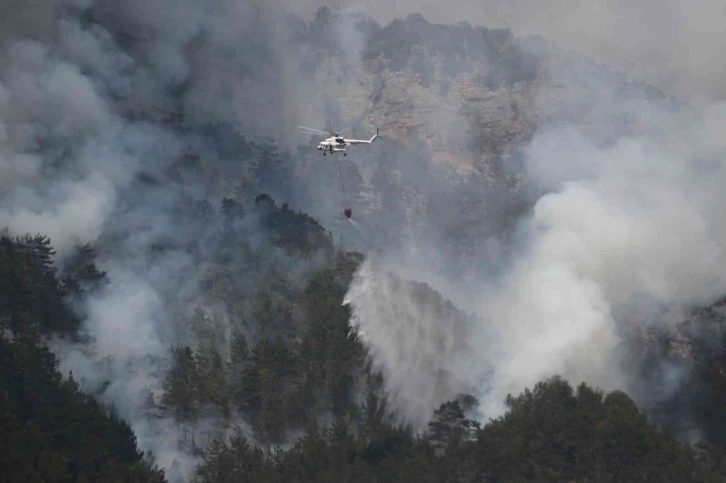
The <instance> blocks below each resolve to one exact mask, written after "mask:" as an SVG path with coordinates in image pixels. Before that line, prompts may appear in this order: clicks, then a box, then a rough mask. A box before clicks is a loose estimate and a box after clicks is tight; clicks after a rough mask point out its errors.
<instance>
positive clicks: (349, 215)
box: [343, 208, 353, 218]
mask: <svg viewBox="0 0 726 483" xmlns="http://www.w3.org/2000/svg"><path fill="white" fill-rule="evenodd" d="M343 213H345V217H346V218H350V217H351V216H352V215H353V210H351V209H350V208H346V209H345V211H344V212H343Z"/></svg>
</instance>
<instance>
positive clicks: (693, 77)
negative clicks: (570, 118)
mask: <svg viewBox="0 0 726 483" xmlns="http://www.w3.org/2000/svg"><path fill="white" fill-rule="evenodd" d="M276 1H277V2H280V3H282V2H285V3H287V4H289V8H290V9H292V11H294V12H295V13H296V14H298V15H302V16H303V17H308V18H309V17H311V16H312V14H313V13H314V12H315V10H317V9H318V8H319V7H321V6H329V7H330V6H332V5H333V4H334V1H332V0H308V1H306V2H295V3H293V2H289V1H288V0H276ZM338 3H339V5H340V7H341V8H351V9H358V10H362V11H364V12H365V13H367V14H368V15H370V16H372V17H373V18H375V19H376V20H377V21H378V22H380V23H382V24H385V23H388V22H389V21H391V20H392V19H394V18H405V17H406V16H407V15H409V14H410V13H412V12H421V13H422V14H423V15H424V17H426V19H427V20H429V21H430V22H441V23H451V24H456V23H458V22H461V21H464V20H465V21H467V22H469V23H471V24H472V25H484V26H486V27H488V28H496V27H508V28H510V29H512V31H513V33H514V34H515V35H536V34H539V35H542V36H544V37H545V38H547V39H548V40H551V41H553V42H556V43H558V44H560V45H561V46H562V47H564V48H567V49H574V50H578V51H581V52H582V53H584V54H587V55H590V56H592V57H594V58H595V59H596V60H598V61H600V62H604V63H607V64H609V65H610V66H611V67H612V68H615V69H617V70H622V71H624V72H625V73H627V74H628V75H631V76H633V77H634V78H637V79H640V80H643V81H646V82H649V83H652V84H654V85H656V86H657V87H659V88H661V89H663V90H666V91H670V93H672V94H675V95H677V96H679V97H681V98H683V99H684V100H689V101H691V102H693V103H695V104H704V103H708V102H713V101H714V100H717V99H721V98H723V97H724V96H725V95H726V82H724V80H726V67H725V66H726V58H725V56H726V53H725V52H726V49H725V47H726V36H724V35H723V33H722V32H723V22H724V18H725V15H726V4H724V3H723V2H719V1H715V0H694V1H686V0H664V1H655V0H645V1H643V0H641V1H639V2H625V1H619V0H590V1H588V2H579V1H577V0H549V1H542V0H486V1H485V2H479V1H474V0H453V1H451V2H446V8H444V7H443V6H442V3H441V2H433V1H424V0H403V1H397V2H395V3H394V2H390V1H387V0H360V1H355V0H338Z"/></svg>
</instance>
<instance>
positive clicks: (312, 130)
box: [298, 126, 330, 135]
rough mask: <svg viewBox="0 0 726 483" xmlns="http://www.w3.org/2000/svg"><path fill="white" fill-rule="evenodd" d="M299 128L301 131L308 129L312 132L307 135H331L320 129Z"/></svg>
mask: <svg viewBox="0 0 726 483" xmlns="http://www.w3.org/2000/svg"><path fill="white" fill-rule="evenodd" d="M298 127H299V128H300V129H307V130H308V131H310V132H309V133H306V134H312V133H316V134H325V135H328V134H330V133H329V132H326V131H321V130H320V129H313V128H311V127H305V126H298Z"/></svg>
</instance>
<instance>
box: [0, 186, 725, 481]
mask: <svg viewBox="0 0 726 483" xmlns="http://www.w3.org/2000/svg"><path fill="white" fill-rule="evenodd" d="M249 212H257V213H258V214H262V215H263V218H262V222H263V223H264V224H265V226H267V227H269V229H270V230H271V231H270V238H271V240H274V241H273V243H274V244H275V245H276V246H278V247H280V248H282V249H283V250H285V251H286V252H288V253H294V254H296V255H297V256H302V257H305V256H307V257H311V256H314V254H320V253H322V254H323V256H322V260H321V261H319V262H318V263H317V264H316V265H315V267H314V268H313V269H312V270H311V272H310V273H309V274H308V275H307V276H306V277H305V282H304V283H303V284H299V283H292V282H293V281H291V280H286V277H285V275H284V273H280V272H277V273H271V274H269V276H267V277H266V278H264V282H260V283H258V285H257V286H256V287H254V289H253V290H252V291H251V292H250V294H251V295H245V294H240V293H227V294H223V295H219V296H222V297H232V298H245V299H249V300H250V301H251V303H250V305H249V306H246V309H245V310H249V312H247V314H248V316H249V317H251V318H253V319H254V320H255V324H254V327H255V330H254V331H251V332H248V333H247V334H245V333H243V332H242V331H237V332H235V333H233V334H232V336H231V341H230V342H229V345H228V349H227V350H226V351H221V350H220V347H224V345H223V344H220V343H221V341H220V340H219V339H216V338H215V337H216V336H215V334H217V335H219V334H218V332H215V323H214V321H213V320H211V319H210V317H208V316H207V315H206V314H205V313H204V312H203V311H202V310H197V311H195V312H194V313H193V314H192V316H191V320H190V329H191V330H193V331H197V333H198V334H200V335H202V334H203V337H201V336H200V338H199V340H202V341H204V342H203V343H200V344H198V346H197V347H190V346H188V345H176V346H172V347H170V348H169V351H170V354H171V359H172V361H173V364H172V367H171V369H170V370H169V372H168V374H167V376H166V380H165V381H166V382H165V386H164V393H163V396H162V398H161V401H160V403H159V407H158V408H156V409H157V410H158V411H161V412H163V413H165V414H168V415H169V416H170V417H173V418H175V419H177V420H179V421H184V420H187V421H188V420H195V419H198V418H200V417H202V415H203V414H204V413H205V412H210V411H211V412H212V413H216V414H222V415H226V417H227V418H230V421H231V422H232V423H233V424H232V428H233V430H232V434H231V436H229V437H219V438H214V439H213V440H212V441H211V442H210V443H209V445H208V446H206V447H203V448H197V449H196V450H197V451H199V452H200V454H201V455H202V456H203V462H202V463H201V464H200V465H199V466H198V468H197V469H196V471H195V474H194V480H195V481H199V482H237V481H239V482H285V481H290V482H292V481H311V482H316V481H320V482H322V481H360V482H366V481H371V482H374V481H391V482H393V481H396V482H400V481H411V482H414V481H431V482H434V481H481V482H502V481H507V482H518V481H522V482H525V481H543V482H544V481H548V482H549V481H551V482H559V481H594V482H610V481H612V482H616V481H617V482H623V481H673V482H687V481H693V482H711V481H713V482H718V481H726V456H725V455H724V452H723V450H722V449H721V447H719V446H717V445H714V444H710V443H701V444H698V445H696V446H695V447H694V446H691V445H689V444H687V443H684V442H679V441H678V440H677V439H676V437H675V435H674V433H673V432H672V431H671V430H669V429H668V427H667V425H662V424H657V423H655V422H653V421H651V420H649V418H648V417H647V415H646V414H644V413H643V412H642V411H640V410H639V409H638V408H637V407H636V405H635V404H634V402H633V401H632V400H631V399H630V398H629V397H628V396H627V395H626V394H624V393H622V392H612V393H609V394H604V393H602V392H600V391H598V390H597V389H596V388H592V387H589V386H588V385H586V384H584V383H583V384H581V385H579V386H577V387H576V388H573V387H572V386H571V385H570V383H568V382H566V381H564V380H562V379H560V378H557V377H555V378H552V379H550V380H546V381H542V382H541V383H539V384H537V385H536V386H535V387H533V388H531V389H527V390H525V391H524V392H523V393H522V394H519V395H516V396H514V395H513V396H509V397H508V398H507V401H506V405H507V408H508V410H507V412H506V413H505V414H504V415H503V416H501V417H499V418H497V419H495V420H491V421H489V422H486V423H484V424H482V423H479V422H477V421H475V420H473V419H471V418H470V411H471V409H472V408H473V407H474V406H475V405H476V399H475V398H474V397H473V396H471V395H465V394H463V395H461V397H459V398H457V399H456V400H452V401H449V402H447V403H444V404H442V405H441V406H440V408H439V409H438V410H436V411H435V413H434V414H433V415H432V419H431V422H430V423H429V427H428V430H427V431H425V432H424V433H421V434H415V433H414V432H413V431H412V430H411V428H410V427H406V426H405V425H401V424H400V423H398V422H397V420H396V418H395V414H393V413H392V412H391V411H390V410H389V409H388V408H387V406H386V396H385V394H384V393H383V392H382V391H381V387H382V385H381V382H382V381H381V375H380V374H376V373H374V372H373V371H371V369H370V366H369V365H368V364H367V363H366V357H365V348H364V347H363V346H362V345H361V343H360V342H359V341H358V340H357V339H356V337H355V335H354V334H350V333H349V332H350V331H349V327H348V317H349V314H348V313H347V307H345V306H343V305H342V298H343V295H344V293H345V288H346V285H347V283H349V280H350V277H351V276H352V273H353V272H354V270H355V268H356V266H357V264H359V263H360V261H361V256H360V254H356V253H353V252H341V251H337V250H335V249H334V247H333V245H332V242H331V241H330V238H329V236H327V235H326V233H325V231H324V230H323V229H322V228H321V227H320V226H319V225H318V224H317V223H316V222H315V221H314V220H313V219H312V218H310V217H308V216H307V215H304V214H302V213H295V212H293V211H291V210H290V209H289V208H288V207H287V206H283V207H277V206H276V204H275V202H274V200H273V199H272V198H270V197H269V196H267V195H260V196H259V197H258V198H257V200H256V201H255V205H253V206H243V205H241V204H239V203H237V202H235V201H233V200H226V201H225V202H224V203H223V205H222V206H221V207H220V208H219V216H225V217H235V216H237V217H243V216H245V214H246V213H249ZM228 222H229V224H228V225H227V226H234V223H232V222H230V220H229V219H228ZM219 236H220V237H221V236H226V237H227V238H226V242H222V243H230V244H231V245H232V246H237V245H238V243H239V242H240V240H239V239H235V235H234V233H231V234H230V233H229V232H227V233H224V232H222V233H220V234H219ZM0 246H1V247H2V249H1V250H0V257H1V259H2V264H1V265H0V267H1V268H0V270H1V273H0V277H1V278H0V280H1V283H2V284H3V286H4V287H6V288H7V290H4V294H5V297H4V298H3V306H2V308H3V313H4V314H5V315H4V317H3V319H2V326H1V330H2V338H0V344H2V350H1V351H0V361H1V364H2V375H3V377H2V379H1V380H0V383H1V384H2V388H1V389H2V391H0V394H2V399H0V404H2V411H1V412H0V414H2V425H1V427H0V429H1V430H2V434H3V435H5V437H4V438H3V439H2V448H1V449H2V451H0V469H1V470H2V471H3V474H4V475H11V479H9V480H7V481H138V482H150V481H158V482H161V481H165V474H164V470H161V469H159V468H158V467H156V466H155V463H154V460H153V455H150V454H147V455H144V454H143V453H142V452H141V451H139V449H138V448H137V446H136V438H135V436H134V434H133V431H132V430H131V429H130V427H129V425H128V424H127V423H125V422H124V421H123V420H121V419H120V418H119V417H118V416H117V415H116V413H115V411H114V408H113V406H104V405H103V404H101V403H99V402H97V401H96V400H95V399H94V398H93V397H92V396H90V395H88V394H85V393H84V392H83V391H81V390H80V388H79V385H78V383H77V382H76V381H75V380H74V378H73V375H72V374H71V375H69V376H68V377H66V378H64V377H62V376H61V374H60V373H59V371H58V361H57V359H56V358H55V356H54V355H53V354H52V353H51V352H50V351H49V349H48V348H47V347H46V346H45V344H44V336H47V335H50V334H55V335H57V336H63V337H71V338H72V337H75V336H76V335H77V333H78V327H79V324H80V322H81V321H80V319H79V317H78V315H76V313H75V312H74V311H73V310H72V308H71V305H70V303H71V302H72V300H73V299H74V298H78V297H83V296H86V294H87V293H89V292H90V293H92V292H93V291H94V290H99V289H101V287H103V284H104V283H107V276H106V274H105V273H103V272H100V271H99V270H98V269H97V268H96V267H95V265H94V252H93V249H92V248H91V247H90V246H85V247H82V248H80V249H79V252H78V255H77V256H76V257H74V258H73V261H74V263H69V264H67V265H66V266H65V268H64V270H63V272H62V273H61V272H59V271H58V270H57V269H56V268H55V267H54V257H53V255H54V250H53V248H52V246H51V243H50V240H49V239H48V238H47V237H45V236H43V235H36V236H24V237H15V238H12V237H10V236H8V235H7V234H6V235H5V236H4V237H3V238H2V240H0ZM222 252H223V251H222ZM305 254H307V255H305ZM208 290H210V291H211V290H212V287H209V288H208ZM428 296H429V297H433V298H434V300H437V301H438V302H437V303H440V304H441V305H442V306H443V305H444V304H445V303H446V302H445V301H444V300H443V299H441V298H440V296H438V295H437V294H436V293H435V292H433V291H432V290H430V289H429V293H428ZM442 310H443V309H442ZM301 314H302V315H301ZM247 327H250V325H247ZM216 328H217V329H219V327H216ZM220 337H222V338H223V336H220ZM152 404H153V398H152ZM234 414H239V415H242V418H243V420H244V422H245V423H246V424H248V426H246V427H247V428H249V429H243V427H241V426H239V425H238V424H237V422H236V421H235V420H234V418H233V417H232V415H234ZM293 434H295V435H297V436H296V437H291V435H293Z"/></svg>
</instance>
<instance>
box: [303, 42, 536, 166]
mask: <svg viewBox="0 0 726 483" xmlns="http://www.w3.org/2000/svg"><path fill="white" fill-rule="evenodd" d="M421 55H425V56H426V57H425V58H426V59H427V60H428V61H429V62H431V64H432V65H433V74H432V77H433V81H432V82H431V83H430V84H429V85H424V83H422V80H421V76H420V74H418V73H416V72H415V70H414V66H413V60H409V62H408V64H407V66H406V68H405V69H403V70H400V71H396V70H393V69H391V68H390V66H387V64H390V61H388V60H387V59H385V58H384V57H383V56H381V57H380V58H376V59H374V60H372V61H368V62H365V63H363V64H362V65H361V66H360V67H359V68H358V69H356V70H355V71H348V72H347V73H346V72H344V70H343V69H342V67H341V65H340V64H339V62H338V61H337V60H336V59H334V58H332V59H326V61H325V63H324V65H321V67H320V68H319V69H318V71H317V79H316V81H317V82H318V83H320V84H321V85H322V86H324V89H325V90H326V91H328V92H329V93H330V94H331V95H332V96H336V97H337V100H338V102H339V103H340V105H341V108H342V111H343V115H344V117H345V118H347V119H351V120H353V122H354V123H360V125H361V127H362V132H363V133H370V132H373V131H374V130H375V128H376V127H378V128H380V129H381V134H382V135H384V136H386V137H387V138H394V139H397V140H399V141H402V142H404V143H410V142H412V141H423V142H425V143H426V145H427V146H428V148H429V149H430V150H431V152H432V154H433V158H434V160H435V161H437V162H442V163H450V164H452V165H453V166H454V167H455V168H456V169H457V170H459V171H460V172H462V173H463V172H465V171H468V170H471V169H476V170H479V171H484V172H486V171H487V168H486V166H487V165H488V163H490V162H491V161H492V159H493V158H494V157H495V156H497V155H499V154H501V153H502V151H503V150H504V148H505V147H506V146H507V145H508V144H510V143H513V142H515V143H516V142H517V141H520V140H523V139H526V138H528V137H529V136H530V135H531V134H532V132H533V130H534V123H533V118H532V109H531V108H532V100H531V96H530V93H531V88H530V87H529V86H528V85H526V84H524V83H519V84H514V85H503V86H500V87H495V88H493V89H491V88H489V87H487V86H486V85H484V82H483V79H484V77H485V76H486V73H487V71H488V66H487V65H486V64H484V63H481V62H478V63H474V62H472V63H471V65H470V66H468V68H467V71H465V72H461V73H459V74H457V75H455V76H453V77H452V76H447V75H445V73H444V72H443V59H442V54H441V53H434V54H433V55H432V54H429V53H427V52H425V53H422V54H421Z"/></svg>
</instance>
